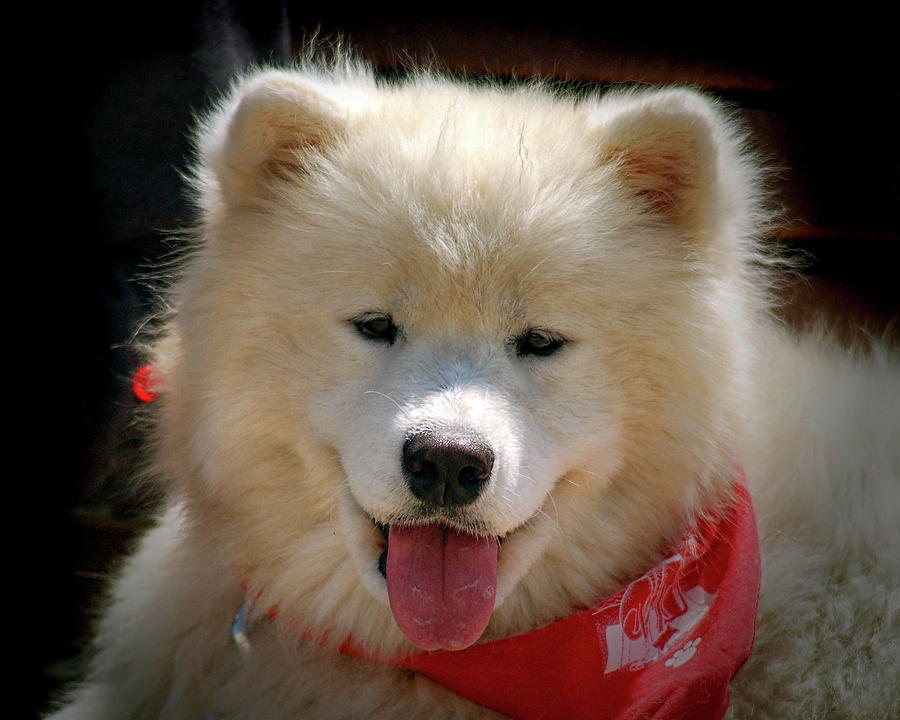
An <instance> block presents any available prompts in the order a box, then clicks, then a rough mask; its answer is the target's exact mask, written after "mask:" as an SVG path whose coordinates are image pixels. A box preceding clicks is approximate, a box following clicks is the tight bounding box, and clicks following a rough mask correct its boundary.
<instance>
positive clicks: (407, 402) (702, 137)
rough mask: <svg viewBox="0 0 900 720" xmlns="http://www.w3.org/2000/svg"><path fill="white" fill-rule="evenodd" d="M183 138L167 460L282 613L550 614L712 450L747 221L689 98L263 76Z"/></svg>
mask: <svg viewBox="0 0 900 720" xmlns="http://www.w3.org/2000/svg"><path fill="white" fill-rule="evenodd" d="M198 145H199V154H200V163H199V165H198V168H197V171H196V182H195V186H196V188H197V192H198V201H199V204H200V206H201V209H202V211H203V223H202V234H203V242H202V243H201V244H200V245H199V247H198V249H197V251H196V252H195V254H194V255H193V256H192V257H191V259H190V260H189V262H188V264H187V267H186V269H185V273H184V278H183V280H182V281H181V283H180V284H179V285H178V286H177V287H176V294H175V300H174V302H175V305H176V307H177V315H176V318H175V320H174V323H173V328H174V330H173V334H174V335H176V336H177V338H178V350H177V353H175V355H173V359H172V360H170V361H168V363H169V366H170V370H169V372H170V374H171V378H172V380H171V383H170V386H171V389H172V392H170V393H169V397H168V399H167V401H166V403H167V404H166V407H167V409H166V411H165V412H166V417H165V419H164V421H163V435H164V442H163V447H164V448H168V450H166V451H165V452H166V453H167V457H168V458H169V460H168V464H169V466H170V467H171V468H172V471H173V472H175V473H176V474H180V475H182V476H190V480H189V481H188V482H186V483H185V484H184V486H185V488H186V492H187V496H188V497H189V498H191V499H192V500H191V503H192V506H193V507H195V508H196V510H195V513H196V514H197V515H198V517H200V518H201V525H202V524H205V523H208V524H209V525H210V526H212V527H214V528H215V530H214V532H216V533H218V536H219V537H220V538H222V539H224V541H225V542H223V547H229V548H232V551H231V552H232V554H233V556H234V560H235V562H236V563H237V564H239V565H241V566H242V567H248V568H249V567H252V568H254V569H255V571H257V572H258V573H259V575H260V577H261V578H262V580H261V582H262V583H263V584H264V585H267V587H268V588H273V587H274V588H275V590H271V592H272V595H273V597H277V599H278V601H279V603H280V604H281V605H282V606H285V605H288V606H289V605H290V604H291V603H292V602H293V603H294V604H295V605H296V606H298V607H302V608H304V610H303V611H304V612H305V613H306V614H307V616H308V617H311V618H312V619H311V622H313V623H315V622H320V623H322V624H324V625H326V626H330V627H332V628H334V627H339V628H343V629H346V630H348V631H350V630H353V631H354V632H356V633H357V636H359V635H365V633H364V632H362V631H360V629H359V627H358V625H359V624H361V622H362V621H361V620H358V619H357V618H361V617H363V616H364V615H366V614H368V615H366V617H368V618H369V619H371V618H372V617H373V616H372V614H371V613H373V612H376V611H373V610H370V609H367V610H365V611H363V610H361V609H360V608H362V607H363V606H366V608H368V605H367V604H366V603H367V601H366V600H364V599H363V597H362V596H360V595H359V590H358V588H359V587H360V585H362V586H364V587H365V588H367V589H368V591H369V593H370V594H371V595H374V596H375V597H376V598H378V599H380V600H381V601H382V604H383V606H384V607H387V605H388V604H389V605H390V606H391V607H392V608H393V615H394V618H395V619H396V620H397V623H398V624H399V625H400V627H401V628H402V629H403V631H404V633H405V634H406V635H407V636H408V637H409V638H410V639H411V640H412V641H413V642H414V643H415V644H417V645H419V646H422V647H426V648H433V647H451V648H455V647H462V646H465V645H467V644H470V643H471V642H474V641H475V640H476V639H477V638H478V637H479V636H480V635H481V634H482V631H483V630H484V628H485V625H486V624H487V623H488V622H489V619H490V618H491V617H493V618H494V622H495V625H496V629H497V632H505V631H508V630H510V629H515V628H521V627H522V626H523V625H527V624H533V623H538V622H542V621H546V620H549V619H551V618H552V617H553V616H555V615H558V614H560V613H562V612H566V611H567V610H568V609H569V608H570V607H572V606H575V605H578V604H581V603H585V602H589V601H590V600H591V599H592V598H593V596H594V594H596V593H597V592H598V591H599V590H600V589H601V588H604V587H606V586H609V585H610V584H611V583H613V582H614V581H615V580H617V579H620V578H621V576H622V573H625V572H628V571H629V570H632V569H634V568H637V567H639V566H640V564H641V563H643V562H645V561H646V559H647V558H648V557H649V556H650V555H651V554H652V553H653V552H654V551H655V550H656V549H657V548H658V546H659V543H660V542H662V541H663V540H664V539H665V538H666V537H667V535H669V534H671V533H672V532H675V531H676V529H677V527H678V525H679V524H680V523H681V522H682V521H683V518H684V515H685V513H686V512H687V511H688V510H689V509H690V507H691V505H692V504H693V503H694V502H696V500H697V498H698V496H699V495H700V494H702V492H703V491H704V490H706V489H708V488H709V485H710V483H711V482H713V480H712V478H714V477H715V475H716V473H717V471H718V470H720V469H722V468H723V467H724V466H725V464H727V462H728V461H729V460H730V457H729V453H731V452H732V451H733V445H732V443H733V441H734V435H735V432H736V428H737V425H738V418H737V415H738V412H737V410H736V405H738V403H739V401H740V397H741V392H742V388H741V387H740V378H741V376H742V367H743V363H745V362H746V360H747V358H745V357H743V356H742V352H743V351H742V348H743V347H744V346H745V344H744V343H743V341H742V337H743V333H744V329H743V326H744V325H746V323H747V322H749V321H748V319H747V318H748V316H749V312H750V309H751V308H748V305H752V304H753V300H752V295H751V294H750V292H749V290H748V271H747V263H746V260H747V259H748V257H749V250H748V248H747V243H748V242H749V241H748V238H749V234H748V228H750V227H751V226H752V225H753V224H754V222H755V220H756V218H754V217H753V209H754V207H755V205H754V202H753V198H752V197H750V196H751V195H752V187H753V184H752V181H751V180H752V177H751V176H752V171H751V169H750V167H749V166H748V165H747V163H746V162H745V161H744V160H743V159H742V156H741V155H740V153H739V151H738V147H737V142H736V141H735V140H734V138H733V136H732V131H731V130H730V125H729V124H728V123H726V122H725V121H724V120H723V119H722V115H721V113H720V112H719V110H717V109H716V108H715V107H714V106H713V105H712V104H711V103H710V102H708V101H707V100H705V99H703V98H701V97H700V96H698V95H696V94H694V93H691V92H687V91H678V90H675V91H664V92H656V93H650V92H647V93H640V94H629V93H626V94H620V95H613V96H609V97H606V98H603V99H599V100H598V99H594V98H584V99H582V100H580V101H578V102H575V101H573V100H571V99H566V98H559V97H555V96H554V95H552V94H551V93H549V92H546V91H545V90H543V89H540V88H536V87H523V88H519V89H512V90H499V89H496V88H489V87H469V86H464V85H459V84H454V83H451V82H447V81H442V80H435V79H432V78H428V77H420V78H418V79H415V80H412V81H410V82H408V83H406V84H404V85H402V86H379V85H377V84H376V83H375V81H374V80H372V79H371V78H370V76H369V75H368V74H367V73H366V72H363V71H359V70H357V69H353V68H349V69H343V70H338V71H334V70H332V71H328V72H326V71H324V70H315V69H312V70H308V71H301V72H288V73H284V72H275V71H273V72H265V73H261V74H259V75H255V76H253V77H250V78H247V79H245V80H243V81H241V82H240V83H239V84H238V85H237V86H236V88H235V90H234V92H233V93H232V94H231V96H230V97H229V98H228V99H227V100H226V101H225V102H223V104H222V105H221V107H220V108H219V109H218V110H217V111H216V112H215V113H213V114H212V115H210V117H209V118H208V120H207V121H206V123H205V124H204V125H203V128H202V130H201V133H200V135H199V141H198ZM336 528H340V532H339V533H338V532H336V530H335V529H336ZM539 560H540V562H538V561H539ZM312 598H315V600H313V599H312ZM341 603H343V605H341ZM348 603H349V605H347V604H348ZM342 607H343V608H344V609H343V610H342V609H341V608H342ZM347 607H350V608H351V609H349V610H348V609H346V608H347ZM354 614H355V615H354ZM379 617H380V616H379ZM525 618H527V620H526V619H525ZM342 623H343V625H342ZM373 632H375V631H371V630H370V631H369V633H370V635H371V634H372V633H373ZM385 632H388V631H385ZM388 634H389V633H388ZM379 637H380V636H379Z"/></svg>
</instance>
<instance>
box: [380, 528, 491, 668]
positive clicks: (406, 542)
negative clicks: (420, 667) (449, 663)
mask: <svg viewBox="0 0 900 720" xmlns="http://www.w3.org/2000/svg"><path fill="white" fill-rule="evenodd" d="M387 587H388V597H389V598H390V601H391V611H392V612H393V613H394V619H395V620H396V621H397V625H399V626H400V629H401V630H402V631H403V633H404V634H405V635H406V637H408V638H409V639H410V640H411V641H412V642H413V643H414V644H415V645H417V646H418V647H420V648H422V649H423V650H438V649H440V648H446V649H447V650H461V649H462V648H464V647H468V646H469V645H471V644H472V643H474V642H475V641H476V640H477V639H478V638H479V637H481V633H483V632H484V628H485V627H486V626H487V624H488V620H489V619H490V617H491V612H493V610H494V595H495V593H496V591H497V540H496V539H495V538H493V537H481V536H475V535H469V534H466V533H461V532H457V531H456V530H452V529H450V528H448V527H446V526H444V525H440V524H437V523H435V524H431V525H415V526H413V525H410V526H406V527H402V526H399V525H391V529H390V535H389V537H388V555H387Z"/></svg>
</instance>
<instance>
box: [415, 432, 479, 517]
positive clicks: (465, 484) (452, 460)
mask: <svg viewBox="0 0 900 720" xmlns="http://www.w3.org/2000/svg"><path fill="white" fill-rule="evenodd" d="M402 463H403V472H404V474H405V475H406V481H407V482H408V483H409V487H410V489H411V490H412V492H413V495H415V496H416V497H417V498H419V499H420V500H423V501H425V502H427V503H429V504H432V505H438V506H444V505H468V504H469V503H472V502H475V500H476V499H477V498H478V496H479V494H481V491H482V490H483V489H484V487H485V485H487V482H488V479H489V478H490V476H491V470H492V469H493V467H494V453H493V452H492V451H491V449H490V448H489V447H488V446H487V445H485V444H484V443H483V442H482V441H481V440H479V439H478V438H476V437H473V436H470V435H462V434H448V435H441V434H437V433H432V432H420V433H416V434H415V435H411V436H410V437H409V438H407V440H406V442H405V443H404V444H403V461H402Z"/></svg>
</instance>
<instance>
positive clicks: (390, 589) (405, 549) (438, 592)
mask: <svg viewBox="0 0 900 720" xmlns="http://www.w3.org/2000/svg"><path fill="white" fill-rule="evenodd" d="M547 502H548V503H550V502H552V501H550V500H548V501H547ZM476 523H478V521H477V520H474V521H473V519H472V518H463V517H459V518H450V517H448V516H447V514H442V515H439V516H438V515H434V514H432V515H429V516H426V517H409V516H407V517H400V518H398V519H396V520H390V521H385V520H382V519H375V518H373V516H372V515H371V514H370V513H368V512H367V511H366V510H364V509H363V507H362V506H361V505H360V504H359V503H358V502H357V501H356V498H355V497H354V495H353V493H352V492H347V493H343V494H342V496H341V527H342V532H343V534H344V537H345V541H346V543H347V548H348V550H349V551H350V557H351V559H352V561H353V564H354V565H355V566H356V570H357V572H358V573H359V578H360V580H361V582H362V584H363V586H364V587H365V588H366V589H367V590H368V591H369V592H370V593H371V594H372V596H373V597H374V598H376V599H377V600H378V601H379V602H382V603H384V605H385V606H388V607H390V609H391V612H392V614H393V616H394V619H395V622H396V623H397V626H398V627H399V628H400V629H401V630H402V631H403V633H404V634H405V635H406V637H407V639H408V640H409V641H410V642H412V643H413V644H414V645H416V646H417V647H420V648H422V649H426V650H434V649H439V648H448V649H455V650H460V649H462V648H464V647H467V646H469V645H471V644H473V643H474V642H476V641H477V640H478V639H479V638H480V637H481V636H482V634H483V633H484V631H485V630H486V629H487V625H488V621H489V620H490V618H491V617H492V614H494V613H496V611H497V608H498V607H500V606H501V605H502V604H503V603H504V602H505V601H506V599H507V598H508V597H509V595H510V593H511V592H512V591H513V589H514V588H515V587H516V586H517V585H518V583H519V581H520V580H521V579H522V578H523V577H524V575H525V573H526V572H527V571H528V569H529V568H530V567H531V565H532V563H533V562H534V561H535V560H536V559H537V558H538V557H540V555H541V554H542V552H543V550H544V548H545V547H546V545H547V543H548V542H549V541H550V539H551V537H552V536H553V533H554V531H555V529H556V527H557V526H556V521H555V520H554V516H553V514H552V512H550V508H549V507H548V508H542V510H541V511H539V512H537V513H536V514H535V515H533V516H532V517H531V518H529V519H527V520H526V521H524V522H523V523H520V524H519V525H517V526H516V527H515V528H512V529H510V530H509V531H507V532H506V533H504V534H503V535H502V536H501V537H498V536H497V535H494V534H491V533H490V531H489V530H488V529H487V528H486V527H483V526H480V525H479V524H476ZM473 525H474V527H473Z"/></svg>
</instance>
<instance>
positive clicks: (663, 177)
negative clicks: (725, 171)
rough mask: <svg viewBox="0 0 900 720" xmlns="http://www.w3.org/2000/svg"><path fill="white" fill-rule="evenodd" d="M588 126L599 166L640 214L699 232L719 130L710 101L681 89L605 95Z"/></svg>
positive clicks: (709, 199) (715, 172)
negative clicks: (593, 133) (608, 172)
mask: <svg viewBox="0 0 900 720" xmlns="http://www.w3.org/2000/svg"><path fill="white" fill-rule="evenodd" d="M593 120H594V125H595V129H596V132H597V135H596V138H597V142H598V144H599V161H600V163H601V164H603V165H612V166H613V167H614V169H615V172H616V173H617V174H618V176H619V177H620V179H621V182H622V184H623V186H624V189H625V191H626V192H627V193H628V194H630V195H631V196H632V197H633V198H634V199H635V200H637V201H638V202H639V203H640V204H641V205H642V207H643V209H644V210H645V211H648V212H650V213H652V214H654V215H656V216H658V217H659V218H661V219H662V220H663V221H666V222H670V223H674V224H677V225H680V226H682V227H684V228H685V229H686V230H690V231H697V230H700V229H702V228H703V226H704V224H705V223H706V222H708V221H709V220H710V219H711V217H712V215H711V213H712V212H713V211H714V210H715V205H716V204H717V202H718V200H719V195H720V193H719V188H718V181H719V177H720V174H721V173H720V167H719V166H720V163H721V162H722V161H723V157H722V152H723V147H722V144H723V139H724V129H725V127H726V126H725V124H724V121H723V120H722V119H721V118H720V117H719V115H718V112H717V111H716V110H715V108H714V106H713V105H712V103H711V102H710V101H708V100H706V99H705V98H704V97H702V96H701V95H698V94H696V93H694V92H691V91H687V90H666V91H658V92H648V93H643V94H642V93H636V94H621V95H612V96H608V97H606V98H604V99H603V100H601V102H600V104H599V105H598V107H597V109H596V113H595V115H594V117H593Z"/></svg>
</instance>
